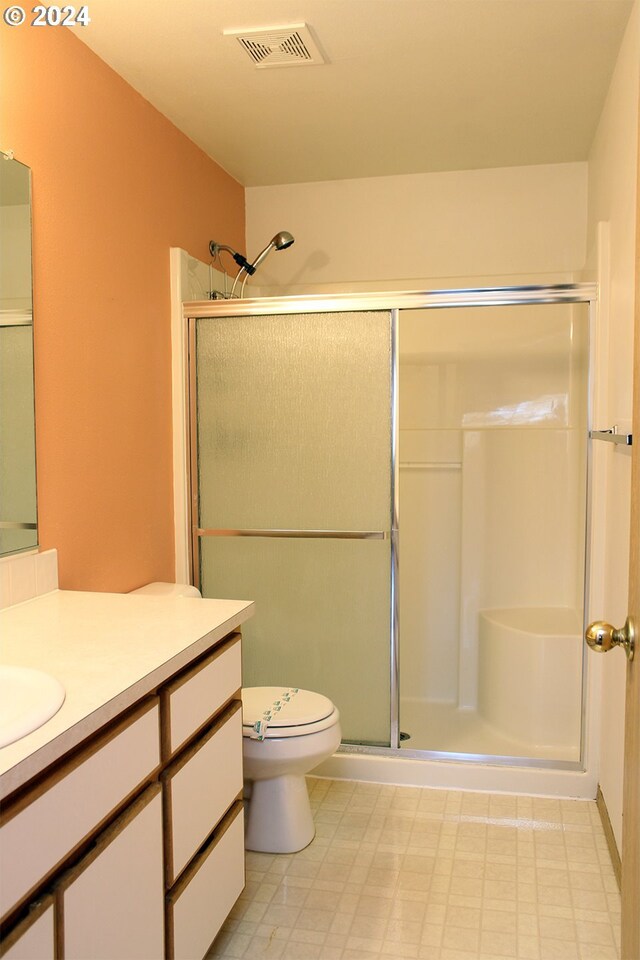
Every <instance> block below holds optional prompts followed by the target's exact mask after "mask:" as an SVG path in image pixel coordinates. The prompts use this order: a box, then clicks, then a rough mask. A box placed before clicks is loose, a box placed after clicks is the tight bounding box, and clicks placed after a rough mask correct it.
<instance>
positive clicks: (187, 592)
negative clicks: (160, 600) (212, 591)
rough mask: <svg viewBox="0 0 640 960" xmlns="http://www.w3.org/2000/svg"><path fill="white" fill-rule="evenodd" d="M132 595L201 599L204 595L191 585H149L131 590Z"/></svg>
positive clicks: (158, 583)
mask: <svg viewBox="0 0 640 960" xmlns="http://www.w3.org/2000/svg"><path fill="white" fill-rule="evenodd" d="M130 592H131V593H146V594H147V596H152V597H201V596H202V594H201V593H200V591H199V590H198V588H197V587H194V586H192V585H191V584H190V583H161V582H160V581H156V582H155V583H147V584H145V586H144V587H138V589H137V590H131V591H130Z"/></svg>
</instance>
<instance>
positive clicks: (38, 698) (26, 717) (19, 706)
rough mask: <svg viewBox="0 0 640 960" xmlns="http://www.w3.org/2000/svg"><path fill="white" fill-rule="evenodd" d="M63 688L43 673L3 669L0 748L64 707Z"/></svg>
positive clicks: (0, 684)
mask: <svg viewBox="0 0 640 960" xmlns="http://www.w3.org/2000/svg"><path fill="white" fill-rule="evenodd" d="M64 698H65V689H64V687H63V686H62V684H61V683H60V682H59V681H58V680H56V678H55V677H52V676H51V675H50V674H48V673H43V671H42V670H33V669H31V668H30V667H8V666H0V747H6V746H7V744H9V743H14V741H15V740H20V738H21V737H25V736H26V735H27V734H28V733H32V732H33V731H34V730H37V729H38V727H41V726H42V724H43V723H46V722H47V720H50V719H51V717H52V716H53V715H54V714H56V713H57V712H58V710H59V709H60V707H61V706H62V704H63V703H64Z"/></svg>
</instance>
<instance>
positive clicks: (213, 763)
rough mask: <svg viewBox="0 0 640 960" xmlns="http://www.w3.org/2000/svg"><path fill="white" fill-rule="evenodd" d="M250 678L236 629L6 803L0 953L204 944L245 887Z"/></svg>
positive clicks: (36, 959)
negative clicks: (245, 710) (245, 716)
mask: <svg viewBox="0 0 640 960" xmlns="http://www.w3.org/2000/svg"><path fill="white" fill-rule="evenodd" d="M240 684H241V661H240V633H239V632H238V631H234V632H233V633H231V634H230V635H229V636H227V637H225V638H223V640H222V641H221V642H219V643H217V644H216V645H215V646H214V647H213V649H212V650H210V651H209V652H205V654H204V655H201V656H200V657H199V658H197V660H196V662H195V663H192V664H191V665H189V666H187V667H186V668H184V669H183V670H181V671H179V672H178V673H177V674H175V675H174V676H171V677H169V678H168V680H167V681H166V682H164V683H163V684H161V685H160V686H159V687H158V688H157V689H156V690H154V691H153V692H152V695H150V696H146V697H144V698H143V700H142V701H141V702H140V703H138V704H137V705H135V706H134V707H133V708H132V709H130V710H129V711H127V712H126V715H125V716H124V717H121V718H116V719H114V720H112V721H111V722H110V723H109V724H108V725H107V726H106V727H105V728H104V729H103V730H101V731H99V732H98V733H97V734H96V735H95V736H94V737H92V738H91V739H90V740H89V741H88V742H86V743H84V744H82V745H81V747H80V748H79V749H78V750H77V751H75V752H74V753H73V754H72V755H70V756H68V757H63V758H61V760H60V762H59V763H57V764H55V765H54V768H52V769H50V770H46V771H44V773H43V775H42V777H40V778H38V782H36V783H34V784H33V785H26V786H25V789H24V790H22V791H20V792H19V794H18V795H16V796H15V797H13V798H12V797H10V798H9V799H8V801H7V803H6V804H5V805H4V806H3V809H2V813H1V814H0V860H1V867H0V870H1V877H0V916H1V917H2V918H3V920H4V921H8V923H7V924H5V926H6V927H7V931H8V932H7V933H6V934H5V933H4V929H3V937H4V939H3V940H2V941H1V942H0V957H1V958H2V960H48V958H49V957H51V958H52V960H62V958H64V960H136V958H152V960H160V958H162V957H166V958H169V960H197V958H198V957H202V956H203V955H204V954H205V953H206V951H207V949H208V948H209V946H210V944H211V942H212V940H213V939H214V937H215V936H216V934H217V933H218V931H219V929H220V927H221V925H222V923H223V922H224V920H225V918H226V916H227V915H228V913H229V911H230V910H231V908H232V906H233V904H234V903H235V901H236V899H237V898H238V896H239V895H240V893H241V891H242V889H243V887H244V828H243V809H242V802H241V795H242V714H241V701H240ZM43 897H45V898H46V900H45V901H44V902H46V904H47V907H46V909H42V908H41V905H40V902H39V901H40V900H42V898H43ZM36 900H37V901H38V906H37V908H36V907H35V902H36ZM30 907H31V909H30ZM36 909H37V911H38V912H37V916H36V914H35V911H36Z"/></svg>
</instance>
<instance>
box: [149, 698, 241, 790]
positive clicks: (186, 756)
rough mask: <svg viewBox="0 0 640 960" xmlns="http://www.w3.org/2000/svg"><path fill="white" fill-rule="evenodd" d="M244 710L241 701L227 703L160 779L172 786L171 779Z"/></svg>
mask: <svg viewBox="0 0 640 960" xmlns="http://www.w3.org/2000/svg"><path fill="white" fill-rule="evenodd" d="M241 709H242V702H241V701H240V700H239V699H233V700H231V701H229V702H228V703H227V706H226V707H225V708H224V709H223V711H222V713H219V714H218V715H217V716H216V718H215V720H214V721H213V723H212V724H211V726H210V727H208V728H207V727H206V726H205V727H204V728H203V731H204V732H203V731H201V732H200V736H199V737H198V739H197V740H196V741H195V742H191V741H190V743H189V744H188V745H187V746H186V747H183V748H182V751H181V752H180V753H179V754H178V755H177V756H176V757H175V759H174V760H172V761H171V763H170V764H169V765H168V766H167V767H165V769H164V770H163V771H162V773H161V774H160V779H161V780H162V782H163V783H167V784H170V781H171V778H172V777H174V776H175V775H176V774H177V773H178V772H179V771H180V770H182V768H183V767H184V766H185V764H187V763H188V762H189V760H191V758H192V757H194V756H195V755H196V753H198V751H199V750H200V749H201V748H202V747H204V746H205V744H207V743H208V742H209V740H211V738H212V737H215V735H216V733H217V732H218V730H220V728H221V727H223V726H224V725H225V723H226V722H227V720H229V719H230V718H231V717H232V716H233V715H234V714H235V713H237V712H238V710H241Z"/></svg>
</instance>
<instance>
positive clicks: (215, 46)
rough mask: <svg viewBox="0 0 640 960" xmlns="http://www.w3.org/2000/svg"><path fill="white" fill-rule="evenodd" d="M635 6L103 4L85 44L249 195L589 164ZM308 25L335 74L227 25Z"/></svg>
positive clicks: (417, 1) (372, 0) (560, 1)
mask: <svg viewBox="0 0 640 960" xmlns="http://www.w3.org/2000/svg"><path fill="white" fill-rule="evenodd" d="M631 7H632V2H631V0H160V2H158V0H91V3H90V4H89V11H90V15H91V17H92V22H91V24H90V25H89V26H88V27H86V28H80V27H77V28H74V29H75V31H76V35H77V36H79V38H80V39H81V40H82V41H84V42H85V43H86V44H88V46H90V47H91V48H92V49H93V50H94V51H95V52H96V53H97V54H98V55H99V56H100V57H102V59H103V60H105V61H106V62H107V63H109V64H110V65H111V66H112V67H113V68H114V69H115V70H116V71H117V72H118V73H119V74H121V75H122V76H123V77H124V78H125V79H126V80H127V81H128V82H129V83H130V84H131V85H132V86H133V87H135V89H136V90H138V91H139V92H140V93H141V94H142V95H143V96H144V97H146V98H147V99H148V100H149V101H150V102H151V103H152V104H154V106H156V107H157V109H158V110H160V112H161V113H163V114H164V115H165V116H166V117H168V118H169V119H170V120H171V121H173V123H174V124H175V125H176V126H177V127H179V128H180V129H181V130H182V131H184V133H186V134H187V135H188V136H189V137H190V138H191V139H192V140H194V141H195V142H196V143H197V144H198V145H199V146H200V147H202V149H203V150H204V151H205V152H206V153H207V154H209V155H210V156H211V157H213V158H214V159H215V160H216V161H217V162H218V163H219V164H221V166H223V167H224V168H225V169H226V170H227V171H229V173H231V174H232V175H233V176H234V177H235V178H236V179H237V180H239V181H240V182H241V183H242V184H244V185H245V186H260V185H265V184H277V183H299V182H305V181H314V180H337V179H348V178H353V177H370V176H386V175H390V174H404V173H421V172H429V171H438V170H464V169H476V168H485V167H501V166H517V165H521V164H538V163H562V162H568V161H575V160H585V159H586V158H587V156H588V152H589V147H590V144H591V141H592V138H593V134H594V132H595V128H596V124H597V120H598V117H599V114H600V111H601V109H602V105H603V103H604V98H605V96H606V91H607V87H608V83H609V80H610V77H611V73H612V70H613V66H614V64H615V59H616V55H617V52H618V49H619V46H620V42H621V39H622V36H623V34H624V29H625V26H626V22H627V20H628V17H629V13H630V10H631ZM300 22H306V23H307V24H308V25H309V27H310V28H311V31H312V34H313V36H314V38H315V40H316V42H317V44H318V46H319V47H320V49H321V50H322V52H323V53H324V55H325V57H326V59H327V61H328V62H327V63H326V64H325V65H321V66H304V67H302V66H284V67H282V68H279V69H276V68H272V69H259V68H257V67H255V66H254V65H253V64H252V62H251V60H250V59H249V57H248V56H247V54H246V53H245V52H244V51H243V50H242V48H241V47H240V45H239V43H238V41H237V40H235V39H233V38H229V37H225V36H223V30H225V29H240V28H242V29H245V28H255V27H270V26H282V25H283V24H291V23H300Z"/></svg>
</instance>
